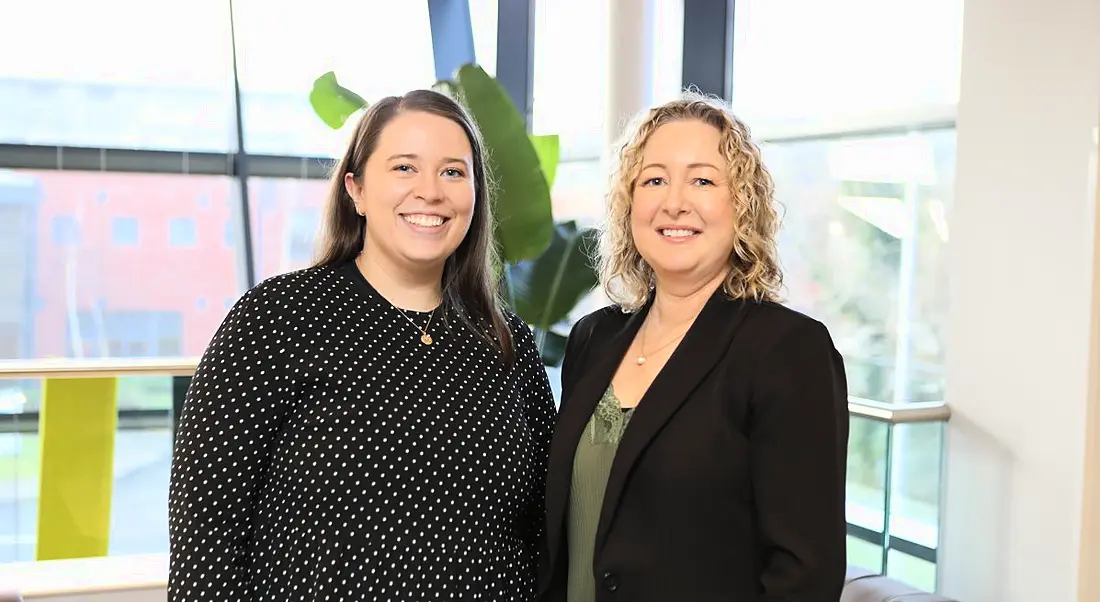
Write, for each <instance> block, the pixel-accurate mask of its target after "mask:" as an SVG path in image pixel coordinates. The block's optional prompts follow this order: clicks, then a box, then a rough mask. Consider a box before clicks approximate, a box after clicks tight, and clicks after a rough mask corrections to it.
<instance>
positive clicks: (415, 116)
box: [344, 111, 475, 270]
mask: <svg viewBox="0 0 1100 602" xmlns="http://www.w3.org/2000/svg"><path fill="white" fill-rule="evenodd" d="M362 173H363V176H362V178H356V177H355V176H354V175H353V174H351V173H348V174H346V175H345V177H344V185H345V187H346V188H347V191H348V194H350V195H351V198H352V199H353V200H354V202H355V208H356V211H358V212H359V213H360V214H361V215H364V216H365V217H366V241H365V245H364V252H365V253H366V254H367V255H368V256H370V257H372V258H373V259H372V260H373V261H384V262H385V263H389V264H391V265H392V267H395V268H398V269H407V270H422V269H425V268H438V269H441V268H442V266H443V264H444V263H445V262H446V260H447V258H448V257H450V256H451V254H452V253H454V251H455V249H457V248H458V246H459V245H460V244H461V243H462V240H463V239H464V238H465V237H466V233H467V232H468V231H469V229H470V223H471V220H472V219H473V215H474V205H475V187H474V179H473V177H472V173H473V150H472V148H471V145H470V140H469V139H468V138H467V137H466V133H465V131H464V130H463V129H462V127H461V126H460V125H458V124H457V123H455V122H453V121H451V120H450V119H447V118H445V117H440V116H437V115H433V114H431V113H425V112H421V111H406V112H403V113H400V114H398V115H397V116H395V117H394V118H393V119H392V120H391V121H390V122H389V123H388V124H386V126H385V128H384V129H383V130H382V133H381V135H380V136H379V138H378V143H377V146H376V147H375V148H374V152H373V153H371V155H370V157H368V158H367V163H366V166H365V168H364V169H363V172H362Z"/></svg>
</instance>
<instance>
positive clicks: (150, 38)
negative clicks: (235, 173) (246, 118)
mask: <svg viewBox="0 0 1100 602" xmlns="http://www.w3.org/2000/svg"><path fill="white" fill-rule="evenodd" d="M227 5H228V3H225V2H195V3H169V4H164V5H161V4H156V5H154V4H150V3H148V2H143V1H141V0H103V1H102V2H94V3H72V2H69V1H68V0H43V1H42V2H37V3H34V4H33V5H27V6H24V7H20V9H19V10H18V11H17V12H16V13H15V14H10V11H9V14H8V15H6V16H8V17H11V18H7V19H3V20H2V21H0V56H8V57H12V56H19V57H22V58H21V59H20V60H18V61H4V62H3V63H2V64H0V99H3V100H0V108H2V109H3V110H2V111H0V113H2V114H3V115H4V117H5V118H4V119H3V120H0V142H10V143H26V144H64V145H72V146H91V147H122V148H162V149H181V150H209V151H225V150H228V149H229V148H230V147H229V142H230V141H231V140H232V139H233V138H232V134H233V128H232V121H231V119H230V118H231V116H232V114H233V111H232V110H231V107H232V104H231V100H232V96H231V94H230V91H231V87H230V85H229V82H231V81H232V78H231V69H232V65H231V61H230V60H229V57H230V56H231V52H230V36H229V13H228V6H227ZM60 14H64V15H65V18H64V19H58V18H57V15H60ZM165 24H171V26H165ZM281 35H282V34H281ZM58 40H64V42H65V43H64V44H58V43H57V41H58ZM196 40H202V43H201V44H196V43H195V41H196ZM287 46H288V48H289V47H291V46H297V45H296V44H295V45H287ZM181 48H186V49H188V50H187V52H180V49H181ZM73 49H79V51H74V50H73ZM136 49H140V51H138V50H136ZM360 56H361V55H360Z"/></svg>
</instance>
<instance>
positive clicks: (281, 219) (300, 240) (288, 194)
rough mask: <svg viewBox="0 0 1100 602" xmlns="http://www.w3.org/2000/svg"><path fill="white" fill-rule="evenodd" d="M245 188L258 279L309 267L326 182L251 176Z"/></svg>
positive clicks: (325, 190)
mask: <svg viewBox="0 0 1100 602" xmlns="http://www.w3.org/2000/svg"><path fill="white" fill-rule="evenodd" d="M253 183H254V185H253V186H252V187H251V188H250V189H249V191H250V193H251V194H252V198H251V202H250V203H249V208H250V212H251V214H252V248H254V249H255V250H256V263H257V265H256V272H257V277H258V278H266V277H268V276H273V275H275V274H281V273H285V272H290V271H293V270H297V269H301V268H304V267H307V266H309V264H310V262H311V260H312V259H313V251H314V248H315V244H316V236H317V231H318V229H319V227H320V220H321V211H322V208H323V206H324V201H325V195H326V193H327V192H328V182H326V181H324V180H297V179H281V178H279V179H276V178H254V179H253Z"/></svg>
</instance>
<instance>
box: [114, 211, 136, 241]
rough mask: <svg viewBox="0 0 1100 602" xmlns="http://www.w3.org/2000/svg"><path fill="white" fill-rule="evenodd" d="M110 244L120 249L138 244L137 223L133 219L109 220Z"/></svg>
mask: <svg viewBox="0 0 1100 602" xmlns="http://www.w3.org/2000/svg"><path fill="white" fill-rule="evenodd" d="M111 242H113V243H114V244H115V245H117V246H120V247H132V246H135V245H137V244H138V221H137V218H134V217H116V218H114V219H112V220H111Z"/></svg>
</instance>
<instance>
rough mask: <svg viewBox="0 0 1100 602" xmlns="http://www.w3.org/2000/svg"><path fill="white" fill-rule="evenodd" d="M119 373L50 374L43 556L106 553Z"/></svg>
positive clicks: (44, 430) (45, 406) (42, 428)
mask: <svg viewBox="0 0 1100 602" xmlns="http://www.w3.org/2000/svg"><path fill="white" fill-rule="evenodd" d="M117 387H118V384H117V379H115V378H75V379H61V378H58V379H47V380H46V385H45V393H44V395H43V396H42V397H43V399H42V414H41V419H40V421H39V423H38V429H39V438H40V440H41V454H42V468H41V480H40V483H39V498H38V547H37V552H36V554H35V556H36V558H37V559H38V560H55V559H59V558H89V557H94V556H106V555H107V544H108V537H109V534H110V527H111V484H112V479H113V476H114V474H113V473H114V462H113V459H114V451H115V426H116V424H117V421H118V411H117V407H116V405H117V402H116V399H115V394H116V391H117Z"/></svg>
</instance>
